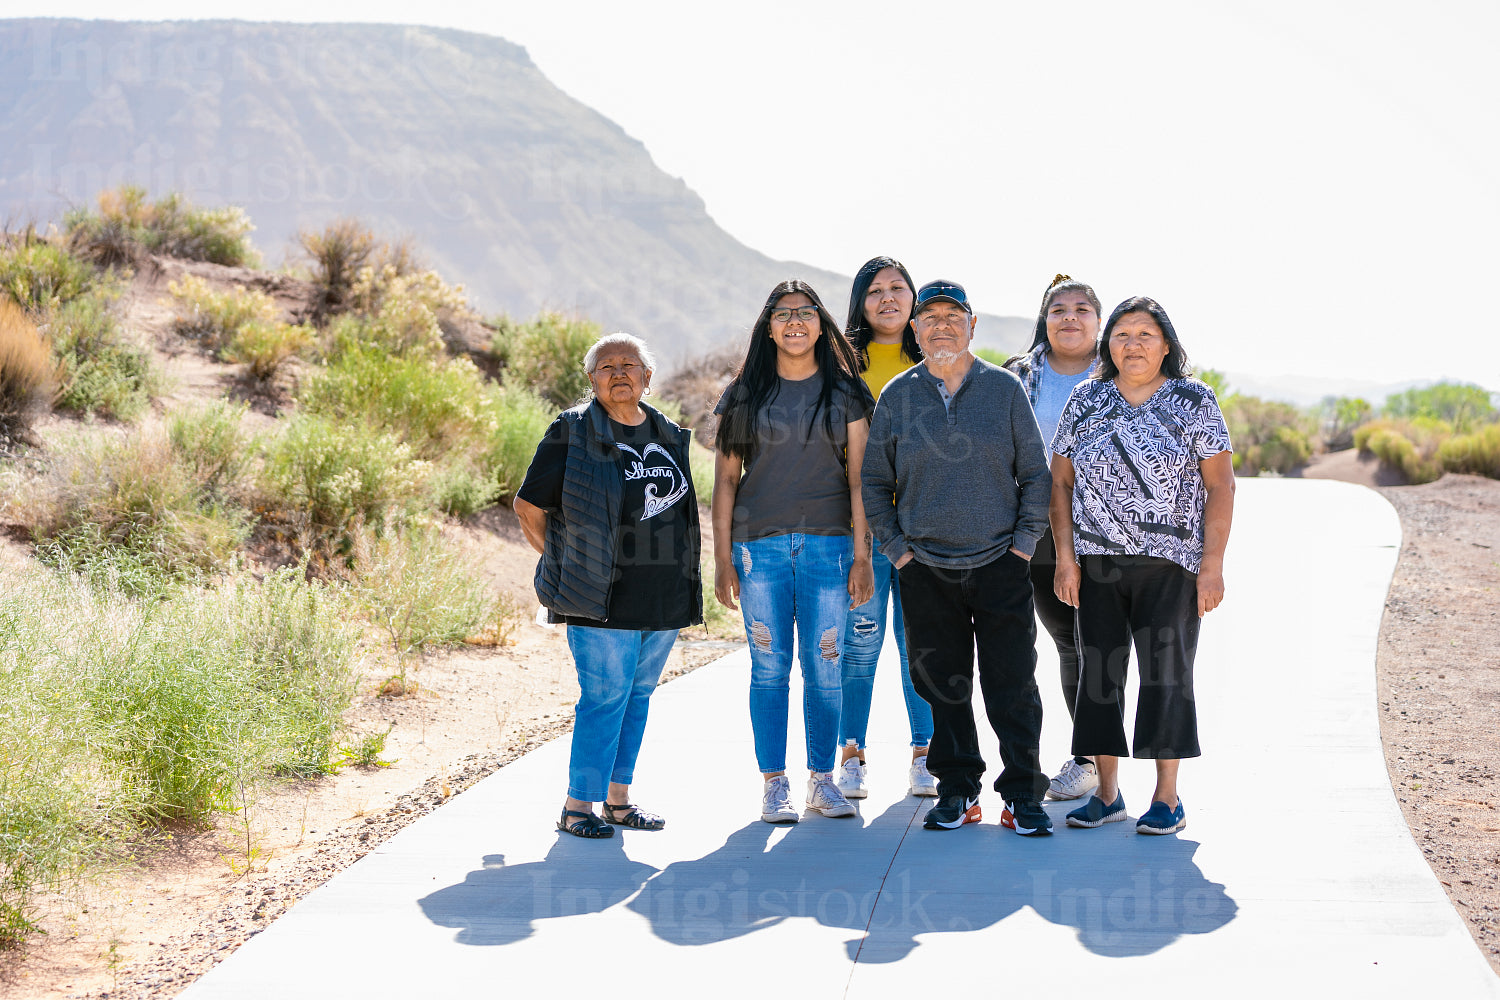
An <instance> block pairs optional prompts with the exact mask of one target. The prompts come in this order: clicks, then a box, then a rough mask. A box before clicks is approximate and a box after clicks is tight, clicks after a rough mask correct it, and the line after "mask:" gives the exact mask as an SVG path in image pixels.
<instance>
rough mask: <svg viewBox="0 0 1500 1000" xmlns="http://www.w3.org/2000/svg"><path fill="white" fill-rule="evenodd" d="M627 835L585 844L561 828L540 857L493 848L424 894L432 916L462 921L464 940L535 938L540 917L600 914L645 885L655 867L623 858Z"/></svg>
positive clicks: (450, 923)
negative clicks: (521, 859) (515, 856)
mask: <svg viewBox="0 0 1500 1000" xmlns="http://www.w3.org/2000/svg"><path fill="white" fill-rule="evenodd" d="M623 841H624V838H623V837H619V836H615V837H612V838H610V839H609V840H607V841H604V842H603V843H593V842H584V841H581V840H579V839H578V838H576V837H570V836H566V835H564V834H558V840H557V843H556V844H555V845H554V846H553V848H552V849H551V850H550V851H548V852H547V857H546V858H545V859H544V860H542V861H532V862H528V863H526V864H520V865H507V864H506V863H505V856H504V855H503V854H488V855H485V858H484V867H483V868H481V869H479V870H478V871H473V872H470V873H469V874H468V876H467V877H465V878H464V880H463V882H462V883H461V884H459V885H450V886H448V887H447V888H444V889H439V890H438V891H437V892H434V893H432V894H430V895H428V896H424V897H423V898H422V899H420V900H418V901H417V902H418V904H419V905H420V906H421V907H422V912H423V913H424V914H426V915H427V919H428V920H431V921H432V922H433V923H435V924H437V925H438V926H440V927H456V928H458V933H457V934H456V935H454V938H453V940H454V941H456V942H457V943H459V944H472V945H499V944H514V943H515V942H517V941H521V940H524V939H525V938H528V937H530V936H531V934H532V932H533V931H535V930H536V922H537V921H538V920H551V919H555V918H557V917H573V916H578V915H580V914H584V913H602V912H603V911H605V910H607V909H609V908H610V907H612V906H618V905H619V904H620V903H623V902H624V901H625V900H627V899H629V898H630V897H631V896H632V895H633V894H634V893H635V892H636V890H638V889H640V887H641V885H642V884H644V883H645V881H646V880H647V879H649V878H650V877H651V876H652V875H654V874H656V871H657V869H655V868H653V867H651V866H650V865H647V864H641V863H640V862H637V861H631V860H630V859H629V858H627V857H626V856H625V849H624V844H623Z"/></svg>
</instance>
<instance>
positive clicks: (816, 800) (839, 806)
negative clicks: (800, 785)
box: [807, 771, 854, 816]
mask: <svg viewBox="0 0 1500 1000" xmlns="http://www.w3.org/2000/svg"><path fill="white" fill-rule="evenodd" d="M807 808H809V809H812V810H814V811H815V812H820V813H822V814H823V815H824V816H853V815H854V807H853V806H851V805H850V804H849V800H848V799H846V798H844V793H843V792H841V791H839V786H838V785H835V784H834V783H833V773H832V772H831V771H814V772H813V773H812V774H809V775H808V776H807Z"/></svg>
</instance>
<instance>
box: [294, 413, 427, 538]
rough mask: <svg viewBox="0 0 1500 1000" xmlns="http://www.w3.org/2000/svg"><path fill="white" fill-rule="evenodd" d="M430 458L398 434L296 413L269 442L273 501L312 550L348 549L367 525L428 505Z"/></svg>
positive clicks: (380, 527) (381, 524)
mask: <svg viewBox="0 0 1500 1000" xmlns="http://www.w3.org/2000/svg"><path fill="white" fill-rule="evenodd" d="M428 471H429V468H428V464H427V463H426V462H423V461H421V460H419V459H417V458H415V457H414V456H413V454H412V448H411V446H410V445H408V444H406V443H404V442H403V441H401V440H400V438H399V437H397V436H396V435H394V434H391V433H390V432H388V431H381V430H379V429H377V428H373V427H371V426H369V425H368V424H365V423H363V422H360V421H354V422H345V421H340V420H336V419H333V418H330V417H326V416H323V415H320V414H311V413H309V414H302V415H299V416H298V417H296V418H294V419H293V420H292V421H291V422H290V424H289V425H288V426H287V427H286V429H285V430H284V431H283V432H282V434H281V435H280V437H278V438H276V439H275V440H274V441H273V442H272V443H271V444H270V446H269V447H268V449H267V454H266V464H265V473H264V475H265V486H266V489H267V490H268V492H269V494H270V497H269V500H270V502H271V503H274V504H279V506H280V508H281V512H282V514H283V515H285V516H287V517H288V518H290V519H291V520H293V521H294V522H296V523H298V524H299V526H300V527H301V529H302V531H303V533H304V537H303V544H304V545H305V546H307V547H309V548H311V549H315V550H326V549H328V548H329V547H331V548H332V549H333V550H334V551H336V552H340V553H344V554H347V553H348V551H349V549H350V547H351V546H352V544H353V542H354V539H355V536H356V534H357V533H358V532H359V530H360V529H361V528H369V529H371V530H373V531H375V532H376V533H377V534H378V533H381V532H383V531H384V530H385V529H386V528H387V527H388V526H399V525H402V524H404V523H406V521H407V520H408V519H409V518H410V517H411V516H412V515H413V514H415V513H417V512H418V511H419V510H420V509H422V507H423V506H424V502H425V499H426V485H427V483H426V480H427V475H428Z"/></svg>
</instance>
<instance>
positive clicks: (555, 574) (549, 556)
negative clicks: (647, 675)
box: [536, 400, 703, 625]
mask: <svg viewBox="0 0 1500 1000" xmlns="http://www.w3.org/2000/svg"><path fill="white" fill-rule="evenodd" d="M641 409H643V410H645V411H646V419H648V420H650V421H652V422H653V424H654V426H655V432H656V437H657V438H658V439H659V440H660V441H661V442H662V444H663V445H664V446H665V447H666V448H667V449H668V450H670V451H671V453H672V457H673V458H674V459H675V460H676V461H677V463H678V466H679V468H681V469H682V470H683V471H684V472H686V471H687V469H688V444H689V443H690V442H691V441H692V439H693V432H692V431H691V430H688V429H687V428H684V427H679V426H677V425H676V424H675V423H673V422H672V421H670V420H668V419H667V418H666V417H664V416H663V415H662V414H661V412H660V411H659V410H657V409H656V408H655V407H652V406H648V405H647V404H645V403H642V404H641ZM561 418H562V419H563V420H564V421H566V422H567V428H568V461H567V466H566V467H565V469H564V472H563V489H562V503H561V509H560V510H558V511H557V512H555V513H551V514H548V516H547V539H546V545H545V551H544V553H543V555H542V558H541V561H540V562H538V563H537V567H536V596H537V600H539V601H540V602H541V604H542V606H543V607H544V608H546V609H547V610H548V612H549V614H548V618H549V620H551V621H554V622H556V621H560V620H561V618H562V616H568V617H572V618H592V619H594V620H595V621H600V622H602V621H607V620H608V618H607V615H608V613H609V595H610V588H611V587H612V586H613V582H614V578H615V552H616V551H617V550H618V548H619V536H620V508H621V506H622V505H623V503H624V494H625V466H624V463H625V459H624V456H623V453H622V452H621V451H620V449H619V448H618V447H617V446H616V445H615V436H614V434H613V432H612V431H611V430H610V426H609V416H608V414H606V413H605V412H604V407H603V406H602V405H600V404H599V402H598V401H597V400H595V401H591V402H588V403H582V404H580V405H578V406H575V407H573V408H572V409H570V410H564V411H563V413H562V414H561ZM687 499H688V505H687V513H688V558H689V559H690V560H691V564H690V565H689V566H688V567H686V569H687V571H688V573H689V574H690V575H691V577H692V579H694V580H695V581H696V580H697V579H698V575H699V574H698V565H699V563H698V560H699V552H700V549H701V541H700V537H699V526H698V500H697V497H696V496H695V495H694V493H693V481H692V477H691V476H689V477H688V497H687ZM692 618H693V620H692V622H691V624H695V625H696V624H697V623H698V622H700V621H702V620H703V590H702V587H701V586H700V587H694V588H693V614H692Z"/></svg>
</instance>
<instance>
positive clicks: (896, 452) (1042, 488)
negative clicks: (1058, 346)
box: [861, 358, 1052, 569]
mask: <svg viewBox="0 0 1500 1000" xmlns="http://www.w3.org/2000/svg"><path fill="white" fill-rule="evenodd" d="M861 491H862V494H863V496H864V501H865V517H867V518H868V519H869V522H870V530H871V531H873V532H874V534H875V544H876V545H878V546H879V547H880V551H881V553H882V554H884V555H885V556H886V557H887V558H888V559H890V560H891V561H892V562H895V561H896V560H897V559H899V558H900V557H901V556H902V554H903V553H905V552H906V551H907V550H908V549H910V550H911V551H912V552H913V553H914V554H915V557H916V559H917V560H918V561H919V562H922V563H925V564H926V565H928V566H943V567H949V568H952V569H970V568H973V567H975V566H983V565H986V564H987V563H990V562H993V561H994V560H995V559H998V558H999V557H1000V556H1002V555H1004V554H1005V552H1006V551H1007V550H1008V549H1010V548H1011V547H1014V548H1016V549H1017V550H1018V551H1020V552H1024V553H1025V554H1026V555H1027V556H1030V555H1031V554H1032V553H1033V552H1035V551H1036V544H1037V541H1038V539H1040V538H1041V537H1042V532H1043V531H1045V530H1046V528H1047V507H1048V503H1049V502H1050V500H1051V496H1052V474H1051V472H1050V471H1049V470H1048V468H1047V453H1046V451H1045V449H1043V447H1042V435H1041V432H1040V431H1038V430H1037V425H1036V417H1035V416H1034V415H1033V414H1032V412H1031V404H1030V403H1029V402H1028V401H1027V399H1026V392H1025V390H1024V389H1023V388H1022V387H1021V382H1020V380H1019V379H1017V378H1016V377H1015V376H1014V375H1012V374H1011V373H1010V372H1008V371H1006V370H1004V369H1003V368H999V367H997V366H995V365H992V364H990V363H989V362H988V361H985V360H984V359H982V358H975V359H974V365H973V367H972V368H970V369H969V374H968V375H967V376H966V377H965V378H964V382H963V385H961V386H959V389H958V392H956V393H954V394H953V397H952V401H951V402H950V404H949V405H948V407H947V408H946V409H945V408H944V406H943V398H942V395H941V394H940V393H939V391H938V386H937V382H936V380H935V379H934V377H933V376H932V375H931V374H930V373H929V372H928V371H927V366H926V364H920V365H917V366H916V367H914V368H909V369H907V370H906V371H905V372H903V373H901V374H900V375H898V376H896V377H895V378H894V379H892V380H891V381H890V383H889V384H888V385H887V386H886V387H885V391H883V392H882V393H881V394H880V400H879V401H878V402H877V403H876V405H875V414H874V416H873V417H872V419H871V422H870V441H869V444H868V445H867V446H866V447H865V462H864V473H863V476H862V479H861Z"/></svg>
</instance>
